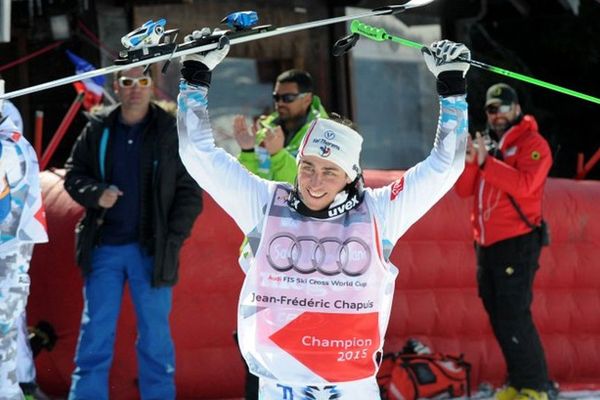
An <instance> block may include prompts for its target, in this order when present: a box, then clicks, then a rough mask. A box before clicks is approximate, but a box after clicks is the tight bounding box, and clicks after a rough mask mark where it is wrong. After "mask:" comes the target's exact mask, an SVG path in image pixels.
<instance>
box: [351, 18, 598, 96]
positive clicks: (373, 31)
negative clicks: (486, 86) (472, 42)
mask: <svg viewBox="0 0 600 400" xmlns="http://www.w3.org/2000/svg"><path fill="white" fill-rule="evenodd" d="M350 32H352V35H361V36H365V37H367V38H369V39H371V40H374V41H377V42H383V41H386V40H390V41H392V42H394V43H398V44H401V45H403V46H407V47H412V48H415V49H419V50H420V49H422V48H423V47H425V46H423V45H422V44H421V43H417V42H413V41H411V40H408V39H404V38H401V37H398V36H393V35H390V34H388V33H387V32H386V31H385V30H384V29H383V28H376V27H374V26H370V25H367V24H365V23H363V22H360V21H358V20H354V21H352V23H351V24H350ZM352 35H350V36H348V37H345V38H342V39H340V41H341V42H340V46H341V47H343V48H344V50H345V51H347V50H349V48H350V47H352V46H353V44H352V45H350V42H351V41H353V42H354V43H356V39H354V40H352V39H351V38H350V37H351V36H352ZM344 41H345V42H344ZM345 43H348V44H347V45H346V44H345ZM459 59H461V60H463V61H465V62H468V63H469V64H471V65H472V66H474V67H477V68H481V69H483V70H486V71H490V72H494V73H496V74H499V75H504V76H507V77H509V78H513V79H517V80H520V81H523V82H527V83H531V84H532V85H537V86H541V87H543V88H546V89H550V90H554V91H556V92H559V93H563V94H566V95H569V96H573V97H577V98H580V99H582V100H587V101H590V102H592V103H596V104H600V98H597V97H594V96H590V95H588V94H585V93H581V92H577V91H575V90H571V89H567V88H565V87H562V86H558V85H555V84H552V83H548V82H545V81H542V80H540V79H536V78H532V77H530V76H527V75H523V74H519V73H517V72H512V71H509V70H506V69H503V68H499V67H495V66H493V65H489V64H486V63H483V62H481V61H476V60H465V59H462V58H459Z"/></svg>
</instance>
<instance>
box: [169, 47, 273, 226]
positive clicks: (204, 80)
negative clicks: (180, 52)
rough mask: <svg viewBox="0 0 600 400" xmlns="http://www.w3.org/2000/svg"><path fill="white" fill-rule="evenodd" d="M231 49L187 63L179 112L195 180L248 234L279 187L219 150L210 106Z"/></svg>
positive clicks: (182, 149) (186, 160)
mask: <svg viewBox="0 0 600 400" xmlns="http://www.w3.org/2000/svg"><path fill="white" fill-rule="evenodd" d="M228 51H229V45H226V46H224V47H223V48H222V49H220V50H213V51H210V52H208V53H207V54H205V55H199V54H194V55H192V56H187V57H186V58H185V59H184V63H183V65H184V67H183V69H182V77H183V79H182V82H181V84H180V87H179V89H180V92H179V97H178V112H177V127H178V135H179V154H180V156H181V160H182V162H183V164H184V165H185V167H186V169H187V171H188V172H189V174H190V175H191V176H192V178H194V180H196V182H198V184H199V185H200V187H202V188H203V189H204V190H205V191H206V192H207V193H209V194H210V195H211V196H212V198H213V199H214V200H215V201H216V202H217V203H218V204H219V205H220V206H221V207H222V208H223V209H224V210H225V212H227V214H229V215H230V216H231V217H232V218H233V219H234V220H235V222H236V223H237V224H238V226H239V227H240V228H241V230H242V231H243V232H244V233H248V232H250V231H251V230H252V229H253V228H254V227H255V226H256V225H257V224H258V223H259V222H260V220H261V219H262V215H263V209H264V206H265V205H266V204H267V202H268V201H269V200H270V197H271V193H272V191H273V187H274V184H272V183H269V182H267V181H265V180H263V179H261V178H259V177H257V176H255V175H253V174H251V173H250V172H248V170H246V169H245V168H244V167H242V166H241V165H240V163H239V162H238V161H237V160H236V159H235V158H234V157H232V156H231V155H229V154H228V153H227V152H225V151H224V150H223V149H221V148H218V147H216V146H215V142H214V138H213V132H212V128H211V125H210V121H209V116H208V108H207V107H208V97H207V96H208V86H209V83H210V74H211V71H212V69H214V67H215V66H216V65H217V64H218V63H219V62H221V60H222V59H223V58H224V57H225V56H226V55H227V52H228Z"/></svg>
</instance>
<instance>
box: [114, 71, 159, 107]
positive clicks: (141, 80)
mask: <svg viewBox="0 0 600 400" xmlns="http://www.w3.org/2000/svg"><path fill="white" fill-rule="evenodd" d="M143 72H144V69H143V68H142V67H138V68H132V69H129V70H126V71H123V72H122V73H121V76H120V77H119V79H118V80H116V81H115V82H114V90H115V93H116V94H117V96H118V97H119V100H120V101H121V107H122V108H123V110H124V111H127V110H134V109H140V110H143V109H145V108H147V107H148V105H149V104H150V98H151V97H152V91H153V84H152V78H150V76H145V75H144V73H143Z"/></svg>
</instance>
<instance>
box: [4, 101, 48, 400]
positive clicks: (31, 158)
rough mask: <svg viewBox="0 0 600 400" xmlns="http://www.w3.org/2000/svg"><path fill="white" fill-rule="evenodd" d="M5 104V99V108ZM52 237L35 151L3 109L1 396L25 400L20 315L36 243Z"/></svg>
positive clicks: (7, 398)
mask: <svg viewBox="0 0 600 400" xmlns="http://www.w3.org/2000/svg"><path fill="white" fill-rule="evenodd" d="M1 109H2V107H1V104H0V110H1ZM47 241H48V235H47V232H46V221H45V213H44V207H43V204H42V195H41V191H40V183H39V165H38V161H37V157H36V154H35V151H34V150H33V148H32V147H31V145H30V144H29V142H27V140H26V139H25V138H24V137H23V136H22V135H21V133H20V132H19V131H18V130H17V127H16V126H15V124H14V123H13V122H12V120H11V119H10V118H8V117H3V116H2V115H0V398H2V399H3V400H21V399H23V398H24V395H23V393H22V391H21V388H20V387H19V382H18V379H17V365H16V360H17V319H18V318H19V316H20V315H21V314H22V313H23V312H24V310H25V306H26V304H27V296H28V295H29V275H28V273H27V271H28V270H29V262H30V261H31V254H32V252H33V246H34V244H35V243H44V242H47Z"/></svg>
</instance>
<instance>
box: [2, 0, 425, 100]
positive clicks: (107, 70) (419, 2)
mask: <svg viewBox="0 0 600 400" xmlns="http://www.w3.org/2000/svg"><path fill="white" fill-rule="evenodd" d="M433 1H435V0H409V1H408V2H406V3H405V4H402V5H389V6H385V7H379V8H375V9H373V10H371V11H367V12H364V13H362V14H356V15H344V16H340V17H333V18H326V19H321V20H318V21H311V22H304V23H301V24H296V25H290V26H286V27H280V28H275V29H272V30H267V31H258V33H250V34H247V35H243V36H239V37H237V36H236V37H232V38H231V39H230V40H229V44H230V45H235V44H241V43H245V42H250V41H254V40H260V39H266V38H269V37H273V36H279V35H284V34H287V33H292V32H298V31H302V30H306V29H312V28H318V27H321V26H326V25H332V24H335V23H338V22H346V21H350V20H353V19H358V18H365V17H373V16H378V15H394V14H398V13H401V12H403V11H406V10H409V9H411V8H416V7H422V6H425V5H427V4H429V3H432V2H433ZM225 36H227V34H225ZM218 46H219V43H218V42H213V43H208V44H205V45H201V46H191V47H190V46H183V49H180V47H182V46H181V45H179V46H178V47H177V48H176V49H175V51H169V52H168V54H160V55H156V56H153V57H150V58H145V59H143V60H140V61H136V62H131V63H126V64H120V65H111V66H108V67H104V68H99V69H96V70H93V71H88V72H84V73H82V74H79V75H73V76H70V77H66V78H61V79H57V80H54V81H50V82H46V83H42V84H39V85H35V86H31V87H28V88H24V89H20V90H15V91H12V92H9V93H5V94H4V95H0V99H10V98H13V97H17V96H23V95H26V94H30V93H35V92H39V91H42V90H46V89H52V88H55V87H57V86H62V85H66V84H69V83H73V82H77V81H80V80H84V79H88V78H94V77H96V76H100V75H107V74H111V73H115V72H118V71H122V70H125V69H130V68H135V67H139V66H144V65H147V64H152V63H156V62H159V61H166V60H170V59H172V58H177V57H182V56H185V55H188V54H193V53H199V52H206V51H210V50H213V49H215V48H217V47H218ZM149 50H152V48H149Z"/></svg>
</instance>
